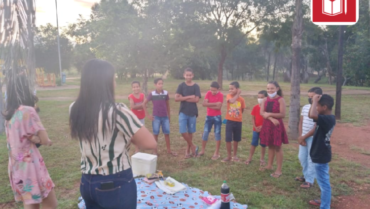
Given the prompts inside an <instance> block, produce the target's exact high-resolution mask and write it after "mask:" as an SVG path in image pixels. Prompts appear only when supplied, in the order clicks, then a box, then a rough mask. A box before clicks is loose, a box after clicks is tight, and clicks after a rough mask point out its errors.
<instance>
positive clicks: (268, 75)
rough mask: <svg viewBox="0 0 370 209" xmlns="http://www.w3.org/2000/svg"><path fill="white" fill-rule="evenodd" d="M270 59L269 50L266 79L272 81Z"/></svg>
mask: <svg viewBox="0 0 370 209" xmlns="http://www.w3.org/2000/svg"><path fill="white" fill-rule="evenodd" d="M270 61H271V53H270V52H269V56H268V60H267V69H266V81H267V82H269V81H270Z"/></svg>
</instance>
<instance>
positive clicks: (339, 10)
mask: <svg viewBox="0 0 370 209" xmlns="http://www.w3.org/2000/svg"><path fill="white" fill-rule="evenodd" d="M322 13H323V14H325V15H329V16H336V15H340V14H343V13H345V14H347V0H322Z"/></svg>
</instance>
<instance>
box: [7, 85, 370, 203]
mask: <svg viewBox="0 0 370 209" xmlns="http://www.w3.org/2000/svg"><path fill="white" fill-rule="evenodd" d="M197 82H198V83H199V85H200V87H201V90H202V91H206V90H207V89H208V86H209V84H210V81H197ZM151 83H152V82H151V81H150V84H149V87H152V86H151ZM178 83H179V81H176V80H168V81H166V83H165V89H168V90H169V91H170V93H172V94H173V93H174V91H175V90H176V88H177V85H178ZM224 83H225V84H224V89H227V85H226V84H228V83H229V82H228V81H225V82H224ZM289 85H290V84H285V83H282V88H283V90H289V89H290V88H289ZM241 86H242V87H241V88H242V90H246V91H256V92H257V91H258V90H260V89H264V88H265V86H266V82H241ZM311 86H313V85H312V84H310V85H307V84H305V85H302V88H301V91H302V92H306V91H307V90H308V89H309V88H310V87H311ZM322 86H323V88H324V91H328V90H334V89H335V87H334V86H327V85H322ZM150 89H151V88H150ZM351 89H352V88H351ZM354 89H356V88H354ZM361 90H364V89H361ZM365 90H368V89H365ZM130 91H131V88H130V85H129V82H127V83H126V84H122V83H118V84H117V90H116V95H127V94H129V93H130ZM77 94H78V90H74V89H73V90H60V91H59V90H58V91H39V92H38V96H39V97H40V98H43V97H75V96H76V95H77ZM244 98H245V100H246V104H247V109H246V111H245V113H244V120H243V135H242V136H243V138H242V142H241V143H240V145H239V157H240V158H241V159H242V160H243V162H244V161H245V160H246V158H247V157H248V154H249V148H250V142H251V135H252V131H251V130H252V125H251V121H250V120H251V118H250V116H249V115H250V114H249V113H250V111H251V109H252V107H253V106H254V105H255V104H256V103H257V98H256V97H255V96H245V97H244ZM285 99H286V102H287V104H288V105H289V95H287V96H286V97H285ZM71 102H72V99H71V101H45V100H44V101H43V100H41V101H40V102H39V106H40V109H41V112H40V117H41V120H42V122H43V124H44V126H45V127H46V129H47V131H48V133H49V137H50V139H51V140H52V141H53V143H54V144H53V146H52V147H44V146H42V147H40V151H41V154H42V155H43V157H44V159H45V163H46V165H47V168H48V170H49V172H50V175H51V177H52V179H53V181H54V183H55V184H56V193H57V198H58V201H59V208H62V209H69V208H77V198H78V197H79V196H80V194H79V179H80V176H81V173H80V169H79V167H80V161H79V159H80V152H79V148H78V143H77V141H74V140H72V139H71V138H70V136H69V127H68V106H69V104H70V103H71ZM120 102H124V103H126V104H127V100H120ZM306 103H307V98H306V97H301V104H306ZM198 107H199V113H200V115H199V117H198V123H197V132H196V134H195V135H194V140H195V143H196V144H197V145H201V135H202V130H203V125H204V120H205V116H206V115H205V112H206V109H205V108H203V107H201V105H198ZM369 107H370V98H369V96H368V95H367V96H366V95H344V96H343V103H342V108H343V109H342V121H341V122H346V123H353V124H355V125H361V124H363V123H364V121H367V120H369V119H370V111H369V110H370V108H369ZM149 108H151V105H150V107H149ZM171 108H172V109H171V116H172V118H171V143H172V144H171V146H172V148H173V150H174V151H176V152H177V153H179V156H178V157H169V156H167V155H166V154H165V153H166V150H165V142H164V138H163V136H160V139H159V141H160V142H159V148H160V156H159V161H158V169H161V170H163V171H164V173H165V175H168V176H171V177H173V178H175V179H176V180H178V181H181V182H185V183H187V184H189V185H190V186H192V187H197V188H200V189H202V190H205V191H209V192H211V193H213V194H219V192H220V186H221V184H222V181H223V180H227V181H228V184H229V186H230V188H231V192H232V193H233V194H234V196H235V197H236V199H237V201H238V202H240V203H244V204H248V206H249V208H252V209H253V208H294V209H299V208H309V206H308V204H307V201H308V200H310V199H311V198H319V188H318V186H317V185H315V187H314V188H312V189H310V190H303V189H300V188H299V183H297V182H295V181H294V177H295V176H298V175H300V174H301V167H300V164H299V161H298V158H297V155H298V146H297V143H296V141H295V140H292V139H290V144H289V145H284V146H283V148H284V164H283V175H282V176H281V177H280V178H279V179H273V178H271V177H270V176H269V175H270V172H267V171H266V172H260V171H258V168H259V162H258V161H259V160H258V159H259V154H260V149H259V148H258V149H257V151H256V153H255V156H254V159H253V162H252V163H251V164H250V165H249V166H246V165H244V164H243V163H242V162H241V163H232V164H224V163H221V161H212V160H210V158H211V156H212V154H213V151H214V148H215V143H214V140H213V133H212V134H210V139H209V143H208V145H207V149H206V154H205V156H203V157H202V158H194V159H190V160H184V159H183V155H184V147H185V146H186V145H185V142H184V140H183V139H182V138H181V136H180V134H179V133H178V130H179V128H178V122H177V121H178V120H177V119H178V116H177V115H178V108H179V103H175V102H174V101H173V100H171ZM225 112H226V105H224V107H223V113H225ZM287 112H288V111H287ZM287 121H288V120H287V119H286V122H287ZM146 126H147V127H149V129H150V130H151V123H150V122H149V121H146ZM222 136H223V140H224V127H223V128H222ZM353 149H360V148H359V147H353ZM221 156H222V157H224V156H226V148H225V142H224V141H222V143H221ZM266 159H267V156H266ZM7 163H8V154H7V148H6V139H5V136H0V176H2V178H0V197H1V199H0V206H1V203H7V202H13V196H12V192H11V188H10V185H9V180H8V177H7V175H8V174H7ZM330 166H331V170H330V174H331V184H332V188H333V196H334V201H335V197H336V196H339V195H350V194H352V193H353V189H352V187H351V186H353V185H360V184H364V183H367V184H370V179H369V178H368V176H369V175H370V169H368V168H365V167H362V166H361V165H359V164H354V163H351V162H348V161H346V160H344V159H342V158H340V157H339V156H338V155H336V154H335V153H334V156H333V161H332V162H331V163H330ZM17 207H19V208H22V206H21V205H17ZM8 208H11V207H8Z"/></svg>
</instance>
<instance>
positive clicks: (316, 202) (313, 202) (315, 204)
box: [308, 200, 321, 206]
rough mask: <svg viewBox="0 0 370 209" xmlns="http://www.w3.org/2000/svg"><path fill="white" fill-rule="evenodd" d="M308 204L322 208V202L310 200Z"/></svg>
mask: <svg viewBox="0 0 370 209" xmlns="http://www.w3.org/2000/svg"><path fill="white" fill-rule="evenodd" d="M308 204H310V205H314V206H320V205H321V200H310V201H309V202H308Z"/></svg>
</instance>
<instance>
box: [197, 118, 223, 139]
mask: <svg viewBox="0 0 370 209" xmlns="http://www.w3.org/2000/svg"><path fill="white" fill-rule="evenodd" d="M213 125H214V126H215V128H214V129H215V130H214V132H215V139H216V141H220V140H221V125H222V118H221V115H217V116H207V117H206V122H204V131H203V137H202V139H203V141H208V135H209V133H210V132H211V130H212V126H213Z"/></svg>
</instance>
